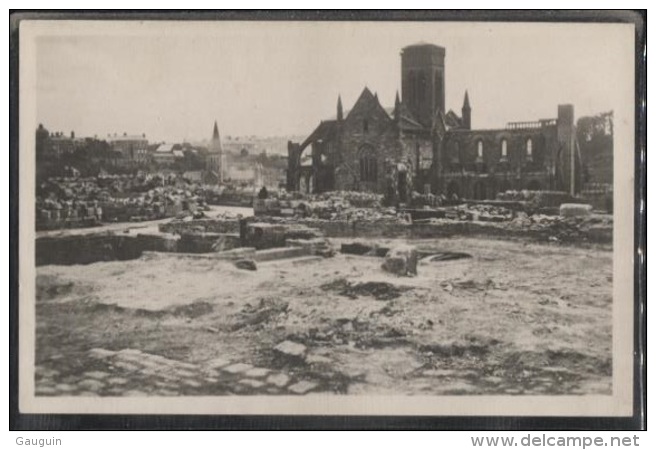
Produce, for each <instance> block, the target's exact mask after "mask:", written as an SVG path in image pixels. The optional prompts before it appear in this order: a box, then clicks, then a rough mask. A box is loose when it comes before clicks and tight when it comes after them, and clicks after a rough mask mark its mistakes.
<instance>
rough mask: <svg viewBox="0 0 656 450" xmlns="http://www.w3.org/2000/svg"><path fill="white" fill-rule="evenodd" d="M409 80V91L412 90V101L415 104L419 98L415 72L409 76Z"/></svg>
mask: <svg viewBox="0 0 656 450" xmlns="http://www.w3.org/2000/svg"><path fill="white" fill-rule="evenodd" d="M408 80H409V83H408V84H409V90H410V101H411V102H413V103H414V101H415V99H416V98H417V74H416V73H415V72H414V71H410V74H409V75H408Z"/></svg>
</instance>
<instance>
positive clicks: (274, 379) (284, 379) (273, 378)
mask: <svg viewBox="0 0 656 450" xmlns="http://www.w3.org/2000/svg"><path fill="white" fill-rule="evenodd" d="M290 381H291V378H289V377H288V376H287V375H285V374H284V373H277V374H273V375H269V377H268V378H267V379H266V382H267V383H269V384H273V385H274V386H278V387H285V386H287V384H289V382H290Z"/></svg>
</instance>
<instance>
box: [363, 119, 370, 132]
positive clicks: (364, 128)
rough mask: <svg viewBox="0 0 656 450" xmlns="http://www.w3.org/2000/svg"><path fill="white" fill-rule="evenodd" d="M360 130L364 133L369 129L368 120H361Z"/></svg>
mask: <svg viewBox="0 0 656 450" xmlns="http://www.w3.org/2000/svg"><path fill="white" fill-rule="evenodd" d="M362 131H363V132H365V133H366V132H368V131H369V121H368V120H366V119H365V120H363V121H362Z"/></svg>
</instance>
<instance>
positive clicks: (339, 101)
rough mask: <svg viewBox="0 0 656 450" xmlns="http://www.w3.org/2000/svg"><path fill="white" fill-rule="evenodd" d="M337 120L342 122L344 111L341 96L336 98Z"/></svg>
mask: <svg viewBox="0 0 656 450" xmlns="http://www.w3.org/2000/svg"><path fill="white" fill-rule="evenodd" d="M337 120H344V109H343V108H342V96H341V95H338V96H337Z"/></svg>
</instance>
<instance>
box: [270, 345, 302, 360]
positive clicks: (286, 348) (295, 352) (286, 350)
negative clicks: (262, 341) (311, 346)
mask: <svg viewBox="0 0 656 450" xmlns="http://www.w3.org/2000/svg"><path fill="white" fill-rule="evenodd" d="M273 350H275V351H276V352H278V353H280V354H282V355H284V356H288V357H292V358H303V357H304V356H305V352H306V351H307V347H305V345H303V344H299V343H298V342H293V341H284V342H281V343H280V344H278V345H276V346H275V347H274V348H273Z"/></svg>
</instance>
